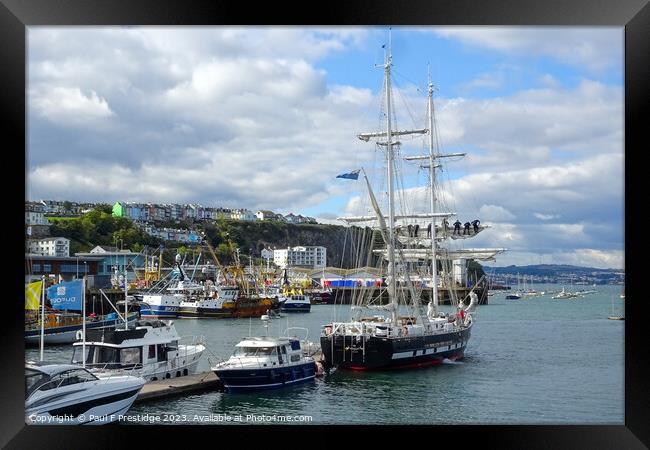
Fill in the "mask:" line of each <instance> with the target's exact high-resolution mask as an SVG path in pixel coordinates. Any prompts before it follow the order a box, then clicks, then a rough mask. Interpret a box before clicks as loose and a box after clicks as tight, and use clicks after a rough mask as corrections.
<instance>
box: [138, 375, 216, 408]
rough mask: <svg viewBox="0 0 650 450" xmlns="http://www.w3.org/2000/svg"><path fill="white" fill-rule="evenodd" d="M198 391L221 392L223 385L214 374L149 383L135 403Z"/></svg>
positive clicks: (187, 376)
mask: <svg viewBox="0 0 650 450" xmlns="http://www.w3.org/2000/svg"><path fill="white" fill-rule="evenodd" d="M199 391H223V383H222V382H221V380H219V378H218V377H217V376H216V375H215V373H214V372H201V373H196V374H193V375H186V376H183V377H176V378H167V379H164V380H158V381H151V382H149V383H147V384H145V385H144V387H143V388H142V390H141V391H140V393H139V394H138V397H137V398H136V399H135V403H138V402H143V401H147V400H157V399H161V398H166V397H171V396H174V395H180V394H187V393H191V392H199Z"/></svg>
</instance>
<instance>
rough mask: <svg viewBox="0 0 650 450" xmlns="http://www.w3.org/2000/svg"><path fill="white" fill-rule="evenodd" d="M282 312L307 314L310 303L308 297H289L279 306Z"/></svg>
mask: <svg viewBox="0 0 650 450" xmlns="http://www.w3.org/2000/svg"><path fill="white" fill-rule="evenodd" d="M280 311H282V312H309V311H311V301H310V299H309V296H308V295H304V294H295V295H289V296H288V297H286V298H285V300H284V301H283V302H282V303H281V304H280Z"/></svg>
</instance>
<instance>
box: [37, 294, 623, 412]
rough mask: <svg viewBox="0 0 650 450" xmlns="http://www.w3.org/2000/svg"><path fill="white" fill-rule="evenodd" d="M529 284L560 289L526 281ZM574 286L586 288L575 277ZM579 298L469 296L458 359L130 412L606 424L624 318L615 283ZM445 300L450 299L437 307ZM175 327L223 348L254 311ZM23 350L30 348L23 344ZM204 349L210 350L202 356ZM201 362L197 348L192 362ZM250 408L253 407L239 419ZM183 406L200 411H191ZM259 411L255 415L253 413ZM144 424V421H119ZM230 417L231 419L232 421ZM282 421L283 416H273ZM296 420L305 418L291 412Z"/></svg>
mask: <svg viewBox="0 0 650 450" xmlns="http://www.w3.org/2000/svg"><path fill="white" fill-rule="evenodd" d="M536 288H537V289H538V290H544V289H547V290H548V289H553V290H560V289H561V286H558V285H545V286H544V285H537V286H536ZM585 288H586V289H592V288H591V287H590V286H585ZM594 289H596V290H597V291H598V292H597V293H595V294H591V295H587V296H585V297H582V298H577V299H568V300H553V299H551V297H550V295H546V296H543V297H531V298H526V297H524V298H522V299H521V300H515V301H511V300H505V293H497V294H496V295H494V296H492V297H490V300H489V302H490V304H489V305H485V306H480V307H479V308H478V310H477V313H476V314H475V315H474V316H475V319H476V323H475V326H474V328H473V331H472V338H471V339H470V342H469V345H468V347H467V351H466V353H465V358H464V359H463V360H462V361H459V362H449V363H448V364H442V365H440V366H435V367H430V368H425V369H418V370H409V371H394V372H345V371H333V372H331V373H329V374H327V375H326V376H324V377H323V378H320V379H316V380H314V381H312V382H309V383H305V384H302V385H297V386H292V387H288V388H285V389H280V390H275V391H262V392H254V393H238V394H228V393H224V392H203V393H197V394H193V395H188V396H184V397H173V398H168V399H164V400H156V401H151V402H143V403H138V404H135V405H134V406H133V407H132V408H131V409H130V410H129V412H128V415H129V416H134V415H141V416H142V415H154V416H155V415H158V416H166V417H168V416H177V417H181V416H182V417H183V418H184V420H183V423H212V424H214V423H216V422H221V421H224V422H225V421H229V420H231V419H232V418H234V417H237V416H239V417H242V418H243V419H242V423H246V424H252V423H254V424H261V423H264V424H271V423H277V420H279V419H274V418H277V417H287V416H291V417H296V416H302V417H304V416H309V417H310V418H311V419H310V420H309V421H308V422H306V423H310V424H432V425H435V424H616V425H620V424H623V423H624V399H625V396H624V362H625V361H624V354H625V342H624V330H625V321H617V320H608V319H607V317H608V316H611V315H624V312H623V309H624V303H625V302H624V301H623V300H622V299H620V297H619V294H620V291H621V288H620V286H597V287H596V288H594ZM349 308H350V306H349V305H341V306H337V305H312V310H311V312H310V313H306V314H293V315H287V316H286V317H284V318H281V319H273V320H271V321H270V322H269V328H268V334H269V335H278V334H279V333H282V332H283V331H284V329H285V328H287V327H305V328H307V329H308V330H309V336H308V339H309V340H311V341H314V342H318V338H319V333H320V330H321V327H322V325H324V324H325V323H328V322H330V321H331V320H334V319H343V320H345V319H347V318H348V317H349ZM442 309H443V310H446V311H451V307H444V306H443V307H442ZM174 323H175V325H176V329H177V330H178V333H179V334H180V335H181V336H187V335H204V336H205V339H206V343H207V346H208V348H209V350H210V351H211V352H212V353H214V354H216V355H218V356H220V357H222V358H227V357H228V356H229V355H230V353H231V352H232V349H233V346H234V345H235V344H237V342H239V340H240V339H241V338H243V337H246V336H248V335H249V333H252V335H263V334H264V333H265V329H264V326H263V322H262V321H261V320H260V319H251V320H249V319H177V320H175V322H174ZM26 351H27V354H26V358H27V359H31V360H37V359H38V353H39V350H38V349H35V348H28V349H27V350H26ZM71 353H72V351H71V347H70V346H65V347H46V349H45V360H46V361H48V362H69V361H70V357H71ZM207 356H210V355H207ZM199 370H200V371H207V370H209V363H208V360H207V357H206V356H205V355H204V358H203V360H202V362H201V364H200V366H199ZM251 415H254V416H255V417H256V418H250V416H251ZM195 416H200V417H210V418H211V419H209V420H208V421H207V422H193V421H192V418H194V417H195ZM261 416H265V417H266V418H267V419H266V421H264V422H261V421H259V420H261V419H259V418H260V417H261ZM124 423H125V424H127V423H128V424H131V423H147V422H143V421H140V422H130V421H129V422H127V421H124ZM233 423H237V422H233ZM283 423H285V422H283ZM300 423H305V422H300Z"/></svg>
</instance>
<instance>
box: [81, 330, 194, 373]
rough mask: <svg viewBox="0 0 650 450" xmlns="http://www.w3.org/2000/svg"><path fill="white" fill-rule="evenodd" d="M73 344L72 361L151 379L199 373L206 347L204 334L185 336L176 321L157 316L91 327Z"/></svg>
mask: <svg viewBox="0 0 650 450" xmlns="http://www.w3.org/2000/svg"><path fill="white" fill-rule="evenodd" d="M72 346H73V354H72V364H78V365H85V367H87V368H89V369H90V370H91V372H92V373H94V374H97V375H98V376H100V377H103V376H106V375H107V374H114V373H125V371H128V373H130V374H133V375H137V376H140V377H143V378H144V379H146V380H147V382H149V381H156V380H161V379H165V378H176V377H181V376H186V375H190V374H193V373H196V369H197V366H198V364H199V361H200V359H201V355H202V354H203V352H204V351H205V344H204V338H203V337H202V336H198V337H197V336H191V337H188V338H181V337H180V336H179V335H178V333H177V331H176V328H175V327H174V324H173V322H171V321H170V322H165V321H162V320H155V319H153V320H140V321H138V322H136V324H135V327H129V328H126V327H125V328H121V329H116V330H112V331H106V330H87V331H86V336H85V337H84V339H82V341H80V342H75V343H74V344H72ZM84 352H85V353H84ZM84 354H85V357H84V356H83V355H84ZM84 360H85V361H84Z"/></svg>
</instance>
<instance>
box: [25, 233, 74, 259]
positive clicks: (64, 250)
mask: <svg viewBox="0 0 650 450" xmlns="http://www.w3.org/2000/svg"><path fill="white" fill-rule="evenodd" d="M28 244H29V253H32V254H36V255H42V256H58V257H69V256H70V239H66V238H64V237H51V238H44V239H30V240H29V241H28Z"/></svg>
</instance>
